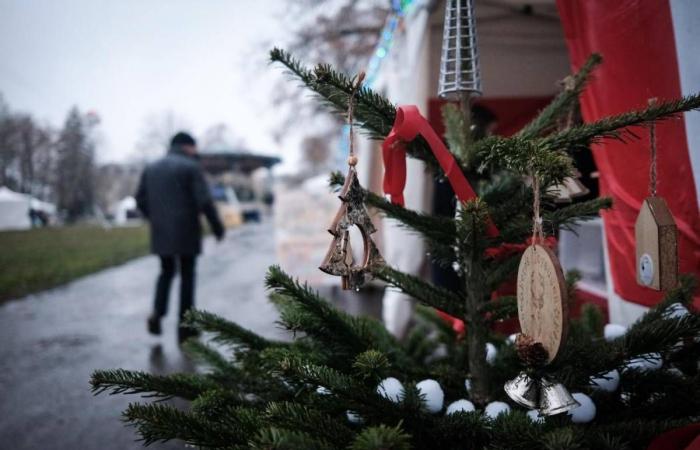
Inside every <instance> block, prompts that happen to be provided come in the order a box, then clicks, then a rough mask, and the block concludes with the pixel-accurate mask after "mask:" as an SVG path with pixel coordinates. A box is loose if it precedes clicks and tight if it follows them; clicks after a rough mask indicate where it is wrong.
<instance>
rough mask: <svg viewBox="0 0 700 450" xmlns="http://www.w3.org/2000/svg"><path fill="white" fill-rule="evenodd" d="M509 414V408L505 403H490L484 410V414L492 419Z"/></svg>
mask: <svg viewBox="0 0 700 450" xmlns="http://www.w3.org/2000/svg"><path fill="white" fill-rule="evenodd" d="M509 412H510V406H509V405H508V403H505V402H491V403H489V404H488V405H486V408H484V414H486V416H488V417H490V418H492V419H495V418H496V417H498V416H500V415H501V414H508V413H509Z"/></svg>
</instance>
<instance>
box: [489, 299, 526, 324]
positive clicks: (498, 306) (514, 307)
mask: <svg viewBox="0 0 700 450" xmlns="http://www.w3.org/2000/svg"><path fill="white" fill-rule="evenodd" d="M480 310H481V312H482V314H487V317H488V322H490V323H493V322H499V321H502V320H505V319H510V318H511V317H515V316H517V315H518V299H517V297H515V296H512V295H507V296H503V297H498V298H497V299H496V300H492V301H490V302H488V303H484V304H483V305H482V306H481V308H480Z"/></svg>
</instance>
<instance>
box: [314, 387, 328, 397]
mask: <svg viewBox="0 0 700 450" xmlns="http://www.w3.org/2000/svg"><path fill="white" fill-rule="evenodd" d="M316 393H317V394H318V395H331V394H332V392H331V390H330V389H328V388H325V387H323V386H319V387H317V388H316Z"/></svg>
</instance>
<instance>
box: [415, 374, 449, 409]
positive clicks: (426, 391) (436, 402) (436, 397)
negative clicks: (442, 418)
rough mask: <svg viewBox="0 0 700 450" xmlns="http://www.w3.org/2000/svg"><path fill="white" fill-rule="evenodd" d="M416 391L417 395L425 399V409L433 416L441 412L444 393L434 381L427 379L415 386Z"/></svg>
mask: <svg viewBox="0 0 700 450" xmlns="http://www.w3.org/2000/svg"><path fill="white" fill-rule="evenodd" d="M416 389H418V393H419V394H421V395H422V396H423V398H424V399H425V400H424V405H425V409H427V410H428V411H429V412H431V413H433V414H435V413H438V412H440V411H442V405H443V402H444V401H445V393H444V392H443V391H442V388H441V387H440V383H438V382H437V381H435V380H431V379H427V380H423V381H421V382H420V383H418V384H416Z"/></svg>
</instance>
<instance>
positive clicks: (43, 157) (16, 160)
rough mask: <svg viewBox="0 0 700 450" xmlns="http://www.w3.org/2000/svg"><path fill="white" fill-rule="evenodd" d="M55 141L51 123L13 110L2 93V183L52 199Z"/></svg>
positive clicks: (0, 176)
mask: <svg viewBox="0 0 700 450" xmlns="http://www.w3.org/2000/svg"><path fill="white" fill-rule="evenodd" d="M53 144H54V142H53V131H52V130H51V128H50V127H49V126H47V125H40V124H39V123H37V122H36V120H35V119H34V118H32V117H31V116H30V115H28V114H20V113H15V112H13V111H11V110H10V108H9V107H8V105H7V104H6V103H5V102H4V101H3V100H2V97H1V96H0V185H2V186H7V187H9V188H10V189H14V190H17V191H20V192H23V193H27V194H31V195H33V196H36V197H39V198H41V199H44V200H49V199H50V197H51V180H52V176H53V171H52V168H53V160H54V158H53V156H54V145H53Z"/></svg>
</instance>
